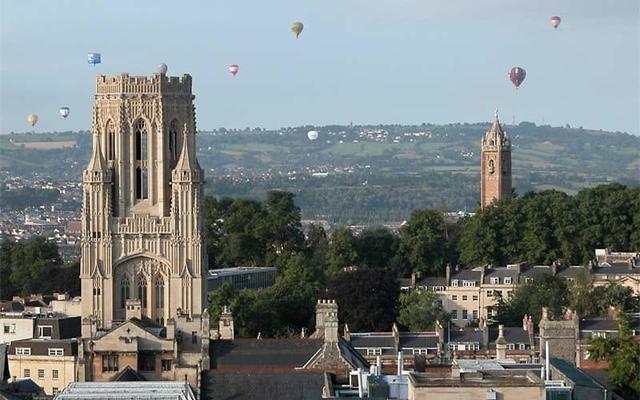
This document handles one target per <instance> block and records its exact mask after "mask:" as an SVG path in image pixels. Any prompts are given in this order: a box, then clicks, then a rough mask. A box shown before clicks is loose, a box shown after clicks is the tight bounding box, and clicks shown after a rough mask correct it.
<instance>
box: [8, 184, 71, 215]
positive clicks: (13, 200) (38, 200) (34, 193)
mask: <svg viewBox="0 0 640 400" xmlns="http://www.w3.org/2000/svg"><path fill="white" fill-rule="evenodd" d="M59 197H60V192H59V191H58V190H57V189H37V188H31V187H23V188H20V189H12V190H9V189H7V188H6V187H4V186H3V187H0V209H5V210H7V209H8V210H14V209H19V210H22V209H24V208H25V207H38V206H42V205H46V204H52V203H55V202H56V201H57V200H58V198H59Z"/></svg>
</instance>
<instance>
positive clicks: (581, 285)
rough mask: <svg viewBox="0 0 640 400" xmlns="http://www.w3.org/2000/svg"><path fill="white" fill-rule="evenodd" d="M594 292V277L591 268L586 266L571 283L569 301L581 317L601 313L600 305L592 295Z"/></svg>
mask: <svg viewBox="0 0 640 400" xmlns="http://www.w3.org/2000/svg"><path fill="white" fill-rule="evenodd" d="M593 292H594V287H593V278H592V276H591V274H590V273H589V270H588V269H586V268H584V269H582V270H581V271H579V272H578V273H577V274H576V275H575V276H574V279H573V282H571V283H570V284H569V302H570V304H571V309H572V310H574V311H575V312H576V313H578V315H579V316H580V317H591V316H596V315H599V314H600V311H601V310H600V305H599V304H598V302H596V301H594V299H596V298H597V297H592V294H593Z"/></svg>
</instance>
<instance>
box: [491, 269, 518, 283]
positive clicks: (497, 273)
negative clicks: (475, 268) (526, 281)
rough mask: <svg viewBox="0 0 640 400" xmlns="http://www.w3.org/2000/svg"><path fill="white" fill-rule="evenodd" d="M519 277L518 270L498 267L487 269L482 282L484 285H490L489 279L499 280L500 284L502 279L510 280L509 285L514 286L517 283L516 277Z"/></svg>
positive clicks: (502, 281)
mask: <svg viewBox="0 0 640 400" xmlns="http://www.w3.org/2000/svg"><path fill="white" fill-rule="evenodd" d="M519 275H520V273H519V272H518V270H515V269H508V268H505V267H498V268H487V270H486V271H485V273H484V282H483V283H486V284H490V283H491V278H496V277H497V278H500V283H501V284H502V283H504V280H503V279H504V278H511V283H512V284H514V285H515V284H516V283H518V276H519Z"/></svg>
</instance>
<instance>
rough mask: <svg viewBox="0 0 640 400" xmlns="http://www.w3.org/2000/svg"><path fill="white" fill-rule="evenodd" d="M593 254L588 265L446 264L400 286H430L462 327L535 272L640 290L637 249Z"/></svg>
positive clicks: (492, 311) (491, 312)
mask: <svg viewBox="0 0 640 400" xmlns="http://www.w3.org/2000/svg"><path fill="white" fill-rule="evenodd" d="M595 254H596V257H595V258H594V260H593V261H591V262H590V263H589V264H588V265H587V266H582V265H570V266H567V265H563V264H562V262H561V261H556V262H554V263H552V264H551V265H528V264H527V263H516V264H508V265H507V266H493V265H483V266H480V267H476V268H473V269H460V268H458V267H456V268H452V267H451V266H450V265H447V266H446V274H445V276H444V277H437V276H427V277H423V276H422V275H421V274H420V273H418V272H415V273H413V274H412V275H411V279H400V280H399V284H400V289H401V290H412V289H418V290H431V291H433V292H436V293H437V294H438V295H439V297H440V300H441V302H442V307H443V309H444V310H445V311H446V312H448V313H450V315H451V322H452V323H453V324H455V325H456V326H460V327H464V326H467V325H471V324H475V323H477V322H478V321H479V320H480V318H485V319H487V320H491V319H492V317H495V316H496V306H497V304H498V300H499V299H509V298H510V297H511V296H512V294H513V292H514V290H515V288H516V287H517V286H518V284H520V283H525V282H527V281H529V280H531V279H533V277H534V276H535V275H536V274H540V273H546V274H553V275H558V276H562V277H564V278H566V279H568V280H573V279H575V276H576V275H577V274H578V273H580V272H581V271H588V272H589V273H590V274H591V276H592V278H593V283H594V285H600V286H602V285H608V284H610V283H618V284H620V285H622V286H626V287H629V288H631V289H632V290H633V291H634V293H635V294H636V295H639V294H640V253H637V252H636V253H634V252H627V253H615V252H611V251H609V250H607V249H598V250H596V251H595Z"/></svg>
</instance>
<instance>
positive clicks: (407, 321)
mask: <svg viewBox="0 0 640 400" xmlns="http://www.w3.org/2000/svg"><path fill="white" fill-rule="evenodd" d="M439 300H440V299H439V297H438V295H437V294H436V293H435V292H432V291H430V290H411V291H408V292H404V293H401V294H400V313H399V315H398V322H400V323H401V324H402V325H404V326H406V327H407V328H409V330H411V331H425V330H428V329H433V326H434V324H435V322H436V321H440V323H444V322H446V321H447V320H448V318H449V316H448V315H447V313H446V312H445V311H444V309H443V308H442V303H441V302H440V301H439Z"/></svg>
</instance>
